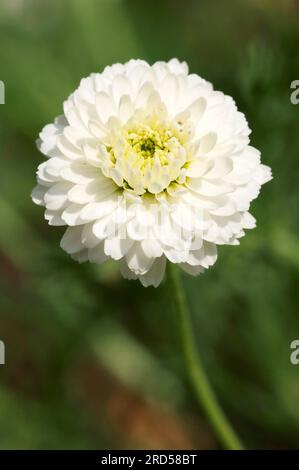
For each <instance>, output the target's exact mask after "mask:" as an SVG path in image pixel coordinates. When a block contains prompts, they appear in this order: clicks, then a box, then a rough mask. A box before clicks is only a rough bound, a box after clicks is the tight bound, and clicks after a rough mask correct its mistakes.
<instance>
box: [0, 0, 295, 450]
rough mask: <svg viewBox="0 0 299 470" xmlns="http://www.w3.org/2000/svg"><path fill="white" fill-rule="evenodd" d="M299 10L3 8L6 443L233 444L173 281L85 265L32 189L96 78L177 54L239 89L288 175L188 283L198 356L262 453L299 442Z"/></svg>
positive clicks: (3, 3)
mask: <svg viewBox="0 0 299 470" xmlns="http://www.w3.org/2000/svg"><path fill="white" fill-rule="evenodd" d="M298 41H299V5H298V2H295V1H291V0H289V1H288V0H276V1H275V0H271V1H270V0H268V1H266V0H229V1H228V0H225V1H223V0H218V1H216V0H207V1H195V0H193V1H192V0H186V1H185V2H183V1H182V0H175V1H174V0H172V1H170V0H163V1H162V0H160V1H159V2H154V1H151V2H150V1H143V0H136V1H135V0H134V1H133V0H127V1H125V0H123V1H121V0H51V1H50V0H48V1H47V0H39V1H37V0H36V1H31V0H23V1H22V0H0V44H1V47H0V79H1V80H3V81H4V82H5V85H6V104H5V105H3V106H0V142H1V145H0V154H1V172H0V220H1V230H0V257H1V260H0V289H1V313H0V339H1V340H2V341H4V342H5V345H6V365H5V366H3V365H2V366H0V448H2V449H18V448H21V449H24V448H26V449H27V448H28V449H40V448H46V449H75V448H80V449H92V448H100V449H105V448H107V449H109V448H110V449H114V448H120V449H125V448H165V449H167V448H169V449H181V448H185V449H188V448H190V449H191V448H207V449H209V448H210V449H211V448H217V442H216V439H215V436H214V434H213V433H212V431H211V429H210V426H209V425H208V423H207V422H206V420H205V418H204V416H203V415H202V413H201V410H200V409H199V407H198V405H197V403H196V402H195V400H194V398H193V394H192V390H191V389H190V387H189V383H188V378H187V374H186V370H185V367H184V363H183V359H182V356H181V352H180V346H179V341H178V335H177V332H176V327H175V319H174V315H173V311H172V308H171V303H170V297H169V292H168V291H167V286H166V284H163V285H162V286H161V287H159V288H158V289H153V288H148V289H144V288H142V287H141V286H140V285H139V283H138V282H132V281H131V282H129V281H125V280H123V279H121V277H120V275H119V274H118V270H117V266H116V265H115V264H113V263H111V264H106V265H104V266H103V267H97V266H93V265H88V264H85V265H81V266H79V265H78V264H77V263H75V262H73V261H72V260H71V259H70V258H69V256H68V255H67V254H65V253H64V252H63V251H62V250H61V249H60V248H59V240H60V238H61V236H62V233H63V229H62V228H59V227H57V228H53V227H49V226H48V225H47V223H46V221H44V220H43V211H42V209H41V208H38V207H37V206H35V205H33V203H32V202H31V199H30V192H31V189H32V187H33V186H34V184H35V171H36V167H37V165H38V164H39V163H40V162H41V161H42V156H41V155H40V154H39V153H38V151H37V149H36V146H35V139H36V138H37V136H38V133H39V131H40V130H41V128H42V127H43V126H44V125H45V124H46V123H48V122H51V121H52V120H53V118H54V117H55V116H56V115H58V114H60V113H61V111H62V102H63V100H64V99H65V98H66V97H67V96H68V95H69V94H70V93H71V92H72V91H73V90H74V89H75V88H76V87H77V85H78V83H79V81H80V79H81V78H82V77H83V76H86V75H88V74H89V73H91V72H95V71H101V70H102V68H103V67H104V66H105V65H107V64H111V63H114V62H123V61H126V60H128V59H130V58H132V57H133V58H144V59H146V60H148V61H150V62H153V61H156V60H168V59H170V58H171V57H173V56H176V57H178V58H179V59H181V60H186V61H187V62H188V63H189V66H190V69H191V71H192V72H196V73H198V74H200V75H202V76H203V77H205V78H206V79H208V80H209V81H211V82H213V83H214V85H215V87H216V89H221V90H223V91H224V92H225V93H228V94H231V95H233V96H234V98H235V99H236V101H237V103H238V106H239V108H240V109H241V110H242V111H243V112H245V114H246V115H247V117H248V120H249V123H250V127H251V128H252V130H253V133H252V142H253V145H255V146H256V147H258V148H259V149H261V151H262V155H263V162H264V163H266V164H268V165H270V166H271V167H272V169H273V174H274V180H273V181H272V182H271V183H269V184H267V185H266V186H265V188H263V190H262V195H261V197H260V198H259V199H258V200H257V201H256V202H255V203H254V204H253V206H252V213H253V214H254V215H255V217H256V218H257V221H258V225H257V228H256V229H255V230H254V231H248V232H247V236H246V237H245V238H244V239H242V241H241V246H240V247H221V248H220V250H219V255H220V256H219V259H218V262H217V263H216V265H215V266H214V267H213V268H211V269H210V270H209V271H208V272H207V273H206V274H204V275H202V276H200V277H199V278H191V277H188V276H187V275H186V276H184V279H183V280H184V284H185V288H186V291H187V295H188V299H189V301H190V308H191V313H192V320H193V323H194V330H195V334H196V338H197V341H198V348H199V350H200V352H201V354H202V356H203V360H204V362H205V365H206V369H207V372H208V375H209V377H210V379H211V382H212V383H213V386H214V387H215V390H216V392H217V395H218V396H219V398H220V401H221V403H222V405H223V407H224V409H225V411H226V413H227V414H228V416H229V417H230V418H231V420H232V422H233V423H234V425H235V427H236V429H237V430H238V432H239V433H240V435H241V437H242V438H243V440H244V441H245V443H246V445H247V447H249V448H299V365H298V366H297V367H296V366H292V365H291V364H290V359H289V356H290V342H291V341H292V340H293V339H296V338H298V337H299V312H298V302H299V293H298V292H299V291H298V285H299V231H298V229H299V211H298V202H299V186H298V181H299V180H298V177H299V165H298V158H299V139H298V128H299V105H298V106H294V105H292V104H291V103H290V83H291V82H292V81H293V80H295V79H299V54H298V44H299V42H298Z"/></svg>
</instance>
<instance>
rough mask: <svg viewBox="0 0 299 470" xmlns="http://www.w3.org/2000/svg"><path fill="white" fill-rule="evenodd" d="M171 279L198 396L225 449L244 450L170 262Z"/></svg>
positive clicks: (179, 322) (181, 336)
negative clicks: (202, 354) (214, 385)
mask: <svg viewBox="0 0 299 470" xmlns="http://www.w3.org/2000/svg"><path fill="white" fill-rule="evenodd" d="M168 279H169V281H168V282H169V285H170V292H171V295H172V296H173V298H174V302H175V305H176V314H177V320H178V326H179V333H180V339H181V344H182V350H183V353H184V357H185V362H186V367H187V370H188V373H189V376H190V380H191V383H192V385H193V388H194V392H195V395H196V397H197V399H198V401H199V403H200V404H201V406H202V408H203V409H204V411H205V414H206V416H207V418H208V420H209V422H210V424H211V426H212V427H213V429H214V432H215V434H216V435H217V437H218V440H219V442H220V443H221V444H222V446H223V447H224V448H225V449H230V450H241V449H243V445H242V443H241V442H240V440H239V438H238V436H237V435H236V433H235V431H234V430H233V428H232V426H231V424H230V423H229V421H228V420H227V418H226V416H225V414H224V412H223V411H222V409H221V407H220V405H219V403H218V400H217V398H216V395H215V393H214V391H213V389H212V387H211V385H210V383H209V379H208V377H207V375H206V373H205V370H204V368H203V365H202V362H201V359H200V356H199V354H198V352H197V349H196V343H195V338H194V334H193V329H192V325H191V321H190V314H189V310H188V306H187V301H186V298H185V295H184V290H183V287H182V284H181V279H180V273H179V268H178V267H177V266H175V265H173V264H171V263H168Z"/></svg>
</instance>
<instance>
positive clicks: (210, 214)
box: [32, 59, 271, 286]
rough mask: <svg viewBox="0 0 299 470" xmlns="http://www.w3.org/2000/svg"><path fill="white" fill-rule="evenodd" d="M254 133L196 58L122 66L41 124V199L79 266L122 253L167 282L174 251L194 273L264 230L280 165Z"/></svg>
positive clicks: (89, 81)
mask: <svg viewBox="0 0 299 470" xmlns="http://www.w3.org/2000/svg"><path fill="white" fill-rule="evenodd" d="M249 134H250V130H249V127H248V124H247V122H246V119H245V116H244V115H243V114H242V113H240V112H239V111H238V110H237V107H236V105H235V102H234V100H233V99H232V98H231V97H229V96H226V95H224V94H223V93H221V92H219V91H214V90H213V87H212V85H211V84H210V83H208V82H207V81H205V80H203V79H202V78H200V77H199V76H198V75H195V74H191V75H188V67H187V65H186V63H184V62H183V63H180V62H179V61H178V60H177V59H172V60H170V61H169V62H167V63H166V62H156V63H155V64H154V65H152V66H150V65H149V64H147V63H146V62H145V61H143V60H130V61H129V62H127V63H126V64H115V65H113V66H111V67H106V68H105V69H104V71H103V73H95V74H91V75H90V76H89V77H87V78H84V79H83V80H82V81H81V83H80V86H79V88H78V89H77V90H76V91H75V92H74V93H73V94H72V95H71V96H70V97H69V98H68V99H67V100H66V101H65V103H64V114H63V115H61V116H59V117H58V118H57V119H56V120H55V121H54V123H53V124H49V125H47V126H46V127H45V128H44V129H43V130H42V132H41V134H40V139H39V142H38V145H39V148H40V150H41V152H42V153H43V154H44V155H46V156H47V157H48V160H47V161H45V162H44V163H42V164H41V165H39V167H38V171H37V180H38V185H37V186H36V187H35V189H34V190H33V193H32V199H33V201H34V202H35V203H37V204H40V205H42V206H45V207H46V211H45V218H46V219H47V220H48V221H49V224H50V225H67V226H68V228H67V229H66V231H65V234H64V236H63V238H62V240H61V247H62V248H63V249H64V250H65V251H66V252H67V253H69V254H70V255H71V256H72V257H73V258H75V259H77V260H78V261H79V262H83V261H87V260H89V261H91V262H95V263H102V262H103V261H105V260H107V259H108V258H113V259H115V260H119V263H120V269H121V272H122V274H123V276H124V277H126V278H128V279H136V278H139V279H140V281H141V282H142V284H143V285H144V286H149V285H154V286H158V285H159V283H160V282H161V280H162V278H163V275H164V271H165V264H166V260H167V259H168V260H169V261H171V262H172V263H177V264H178V265H179V266H181V267H182V268H183V269H184V270H185V271H187V272H188V273H190V274H194V275H196V274H198V273H201V272H202V271H203V270H204V269H205V268H208V267H209V266H211V265H212V264H214V263H215V261H216V257H217V245H222V244H230V245H236V244H238V243H239V241H238V239H239V238H240V237H242V236H243V235H244V229H247V228H248V229H249V228H253V227H254V226H255V219H254V218H253V217H252V216H251V215H250V214H249V212H248V210H249V206H250V202H251V201H252V200H253V199H255V198H256V197H257V196H258V194H259V191H260V187H261V185H262V184H263V183H265V182H267V181H268V180H270V179H271V171H270V168H269V167H267V166H265V165H262V164H261V163H260V152H259V151H258V150H256V149H255V148H253V147H251V146H250V145H249V137H248V136H249Z"/></svg>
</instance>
